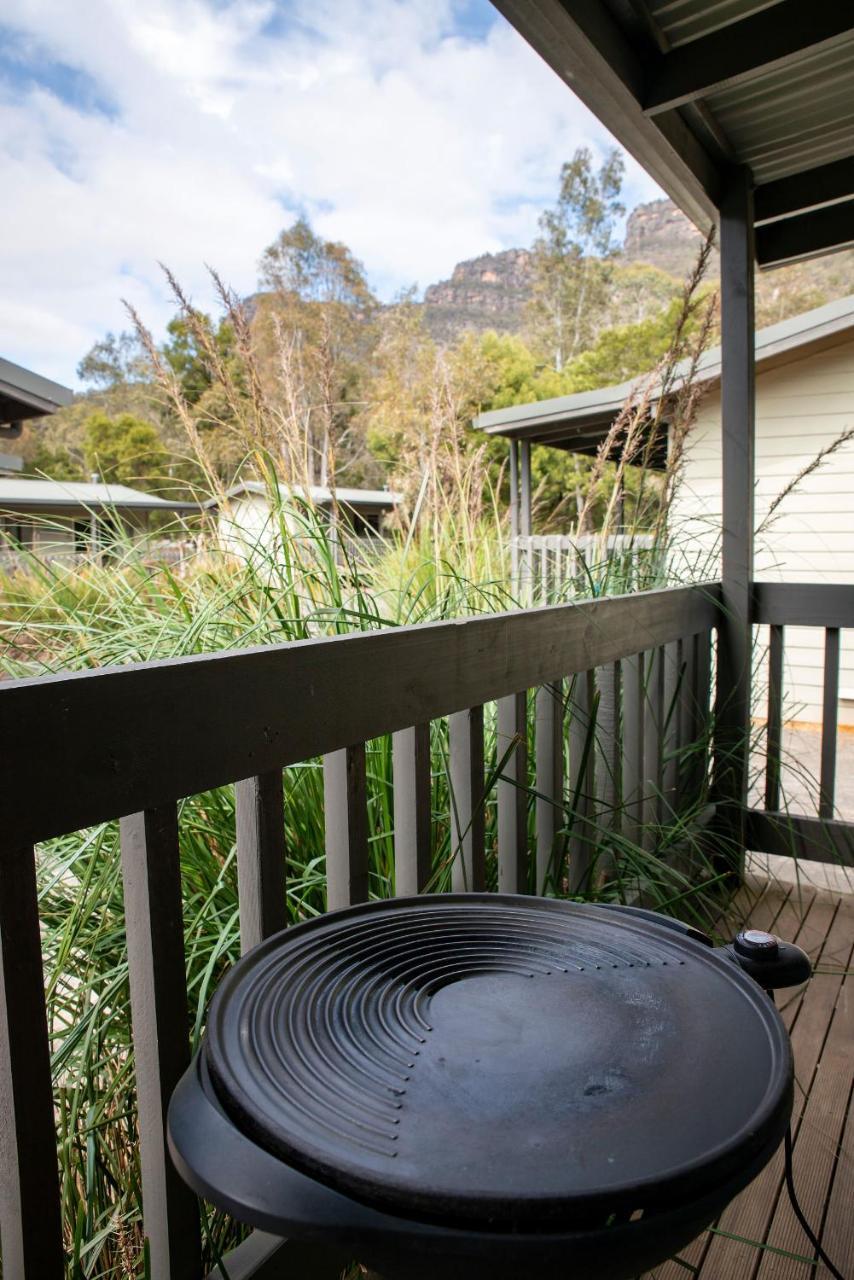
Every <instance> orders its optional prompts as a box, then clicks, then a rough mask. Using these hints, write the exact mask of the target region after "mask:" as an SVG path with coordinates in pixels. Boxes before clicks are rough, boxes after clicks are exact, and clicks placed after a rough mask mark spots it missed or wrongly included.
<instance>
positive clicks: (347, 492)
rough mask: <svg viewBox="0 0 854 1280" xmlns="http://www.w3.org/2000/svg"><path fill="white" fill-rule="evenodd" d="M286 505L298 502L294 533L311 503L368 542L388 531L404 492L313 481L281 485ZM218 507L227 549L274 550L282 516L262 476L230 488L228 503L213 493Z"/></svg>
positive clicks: (221, 537) (219, 530)
mask: <svg viewBox="0 0 854 1280" xmlns="http://www.w3.org/2000/svg"><path fill="white" fill-rule="evenodd" d="M280 492H281V496H282V499H283V505H284V506H285V507H287V505H288V501H287V500H288V498H290V500H291V501H292V503H293V509H294V512H293V516H292V517H289V526H290V529H291V532H292V533H298V531H299V527H300V524H299V518H298V514H297V512H298V507H299V505H300V503H302V504H311V505H312V506H314V507H316V508H318V510H319V511H320V512H321V513H322V514H323V515H324V517H325V518H326V519H328V520H329V523H330V525H331V526H332V525H335V526H336V527H337V528H338V529H339V530H341V531H346V532H349V533H350V534H351V535H353V536H355V537H357V538H359V539H360V540H361V541H362V542H369V541H370V540H371V539H374V538H378V537H380V535H381V534H382V530H383V522H384V521H385V519H386V518H387V517H388V515H389V514H390V513H391V512H392V511H393V510H394V508H395V507H396V506H397V505H398V503H399V502H400V495H399V494H397V493H393V492H392V491H391V490H389V489H343V488H342V489H330V488H328V487H326V486H325V485H312V486H310V487H309V488H308V489H306V488H304V487H303V486H301V485H295V486H294V487H293V488H292V489H285V488H284V487H283V488H282V489H281V491H280ZM206 505H207V507H208V508H209V509H214V510H216V511H217V534H218V537H219V542H220V545H221V546H222V547H224V548H225V549H227V550H229V551H232V552H235V553H237V554H239V555H246V554H247V551H248V552H250V553H251V551H252V550H253V548H254V549H257V550H258V551H261V552H269V551H270V550H271V549H273V548H275V546H276V543H277V541H278V539H279V516H278V513H277V512H275V511H274V510H273V504H272V503H271V501H270V491H269V488H268V486H267V485H266V484H264V483H263V482H262V481H260V480H243V481H241V482H240V483H239V484H236V485H234V486H233V487H232V488H231V489H229V490H228V492H227V494H226V501H225V502H224V503H223V502H222V501H221V500H220V499H218V498H212V499H210V501H209V502H208V503H207V504H206Z"/></svg>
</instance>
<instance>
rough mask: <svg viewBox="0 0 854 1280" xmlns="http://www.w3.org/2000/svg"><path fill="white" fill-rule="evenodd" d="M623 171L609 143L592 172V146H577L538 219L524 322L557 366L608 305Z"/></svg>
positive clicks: (586, 337) (582, 343)
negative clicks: (552, 198) (555, 193)
mask: <svg viewBox="0 0 854 1280" xmlns="http://www.w3.org/2000/svg"><path fill="white" fill-rule="evenodd" d="M623 170H624V164H623V158H622V156H621V154H620V152H619V151H617V150H616V148H615V149H613V150H612V151H610V152H609V153H608V155H607V156H606V157H605V160H604V161H603V163H602V164H601V166H600V167H599V170H598V172H594V169H593V156H592V154H591V152H590V151H589V150H588V148H587V147H579V148H578V150H577V151H576V153H575V155H574V156H573V158H572V160H569V161H567V163H566V164H564V166H563V168H562V169H561V173H560V191H559V193H558V199H557V204H556V206H555V207H554V209H550V210H547V211H546V212H545V213H543V214H542V216H541V217H540V222H539V225H540V233H541V234H540V236H539V237H538V239H537V240H536V241H535V242H534V246H533V250H532V257H533V291H532V299H531V302H530V304H529V321H530V327H531V331H532V334H533V336H534V340H535V345H536V347H537V348H538V349H539V350H540V351H542V352H547V353H548V355H549V358H550V359H551V360H552V361H553V363H554V367H555V369H556V370H557V371H558V372H560V371H561V370H562V369H563V367H564V364H565V363H566V361H567V360H570V359H572V357H573V356H575V355H577V354H578V353H579V352H580V351H582V350H584V348H585V347H586V346H587V345H588V344H589V341H590V338H591V335H592V333H593V331H594V329H595V323H596V316H597V315H598V314H601V313H602V312H603V311H604V310H605V309H606V307H607V303H608V292H609V284H610V279H611V270H610V267H611V263H610V261H609V260H610V258H611V257H612V255H613V253H614V241H613V236H614V228H615V223H616V220H617V218H619V217H620V215H621V214H622V213H623V212H624V208H623V205H622V204H621V203H620V200H619V196H620V190H621V188H622V182H623Z"/></svg>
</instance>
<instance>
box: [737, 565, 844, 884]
mask: <svg viewBox="0 0 854 1280" xmlns="http://www.w3.org/2000/svg"><path fill="white" fill-rule="evenodd" d="M753 619H754V623H755V624H756V625H757V626H767V627H768V714H767V731H766V733H767V737H766V755H765V788H764V790H765V807H764V809H752V810H750V811H749V812H748V822H747V833H748V846H749V848H751V849H753V850H755V851H756V852H759V853H774V854H782V855H785V856H791V857H801V858H809V859H811V860H813V861H818V862H836V863H841V864H843V865H847V866H854V824H852V823H850V822H846V821H842V820H840V819H839V818H838V817H837V815H836V745H837V736H838V717H839V652H840V636H841V632H842V631H843V630H844V629H846V628H854V587H851V586H842V585H838V584H835V583H834V584H820V583H815V584H814V583H788V582H787V583H756V584H755V585H754V605H753ZM787 626H797V627H821V628H823V630H824V672H823V677H824V678H823V696H822V721H821V756H820V774H819V800H818V816H817V817H816V816H811V815H807V814H799V813H792V812H790V811H789V807H788V806H785V805H784V796H783V790H782V786H781V781H782V766H783V707H784V699H785V679H784V654H785V635H786V627H787ZM784 810H785V811H784Z"/></svg>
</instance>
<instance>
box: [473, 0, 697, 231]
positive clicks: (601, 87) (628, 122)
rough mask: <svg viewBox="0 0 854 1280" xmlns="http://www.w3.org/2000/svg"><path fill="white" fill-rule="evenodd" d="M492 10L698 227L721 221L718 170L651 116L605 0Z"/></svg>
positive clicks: (670, 122) (676, 119) (640, 76)
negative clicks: (643, 106) (506, 22)
mask: <svg viewBox="0 0 854 1280" xmlns="http://www.w3.org/2000/svg"><path fill="white" fill-rule="evenodd" d="M493 4H494V6H495V8H496V9H498V10H499V12H500V13H502V14H503V15H504V17H505V18H506V19H507V20H508V22H510V23H511V24H512V25H513V26H514V27H515V28H516V30H517V31H518V32H519V34H520V35H521V36H522V37H523V38H524V39H525V40H527V42H528V44H529V45H531V47H532V48H533V49H535V50H536V51H537V53H539V55H540V57H541V58H543V60H544V61H545V62H547V63H548V64H549V66H550V67H551V68H552V70H553V71H554V72H555V73H556V74H557V75H558V76H560V78H561V80H563V82H564V83H565V84H567V85H569V87H570V88H571V89H572V91H573V93H575V94H576V95H577V96H578V97H579V98H581V100H582V102H584V103H585V104H586V105H587V106H588V107H589V108H590V110H591V111H592V112H593V114H594V115H595V116H598V118H599V120H601V122H602V124H604V126H605V128H606V129H609V130H610V131H611V133H612V134H613V135H614V137H615V138H616V139H617V141H618V142H620V143H621V144H622V146H624V147H625V148H626V150H627V151H629V152H630V153H631V154H632V155H633V156H634V157H635V159H636V160H637V161H638V163H639V164H640V165H642V167H643V168H644V169H646V171H647V173H648V174H649V175H650V176H651V177H652V178H654V179H655V181H656V182H657V183H658V184H659V186H661V187H663V188H664V190H665V191H666V192H667V194H668V195H669V196H670V197H671V199H673V200H674V201H675V203H676V204H677V205H678V206H679V207H680V208H681V209H683V210H684V211H685V213H687V214H688V216H689V218H691V219H692V220H693V221H694V222H695V223H696V224H697V226H698V227H701V228H702V229H703V230H706V229H708V227H709V226H710V225H711V224H712V223H714V222H716V221H717V202H718V197H719V194H720V172H719V170H718V166H717V164H716V162H715V161H714V160H713V159H712V157H711V155H710V154H709V152H708V151H707V150H706V149H705V147H704V146H703V144H702V143H701V142H700V140H699V139H698V138H697V136H696V135H695V134H694V133H693V132H692V131H691V130H690V129H689V127H688V125H687V124H686V123H685V121H684V120H682V119H681V117H680V116H678V115H672V116H667V117H664V118H663V119H661V120H659V121H654V120H651V119H648V118H647V117H646V116H645V115H644V113H643V110H642V107H641V98H642V96H643V90H644V85H645V81H646V69H645V67H644V64H643V61H642V59H641V57H640V56H639V54H638V53H637V51H636V50H635V49H634V48H633V47H632V46H631V45H630V43H629V41H628V40H627V39H626V37H625V36H624V34H623V32H622V31H621V30H620V29H619V27H618V26H617V24H616V23H615V22H614V20H613V19H612V18H611V15H610V13H609V12H608V8H607V6H606V5H605V4H603V3H602V0H493Z"/></svg>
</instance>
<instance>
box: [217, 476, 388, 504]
mask: <svg viewBox="0 0 854 1280" xmlns="http://www.w3.org/2000/svg"><path fill="white" fill-rule="evenodd" d="M269 492H270V491H269V488H268V486H267V485H266V484H264V482H263V480H243V481H241V482H240V484H236V485H234V487H233V488H231V489H229V490H228V493H227V494H226V497H227V498H239V497H240V496H241V495H242V494H245V493H248V494H254V495H256V496H257V497H262V498H266V497H268V496H269ZM281 492H282V493H283V494H286V493H287V492H288V490H287V488H286V487H285V486H284V485H283V486H282V489H281ZM291 492H293V494H294V495H295V496H296V497H299V498H304V497H305V496H306V493H308V496H309V500H310V501H311V502H314V503H316V504H317V505H318V506H325V505H328V504H330V503H332V502H333V501H334V502H343V503H344V504H345V505H346V506H348V507H386V508H391V507H396V506H397V504H398V503H399V502H400V501H401V495H400V494H399V493H394V492H393V491H392V490H391V489H330V488H328V487H327V486H326V485H319V484H315V485H310V486H309V488H308V490H306V489H305V487H304V486H303V485H294V487H293V490H291ZM205 506H208V507H216V506H219V500H218V499H217V498H211V499H210V501H209V502H207V503H205Z"/></svg>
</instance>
